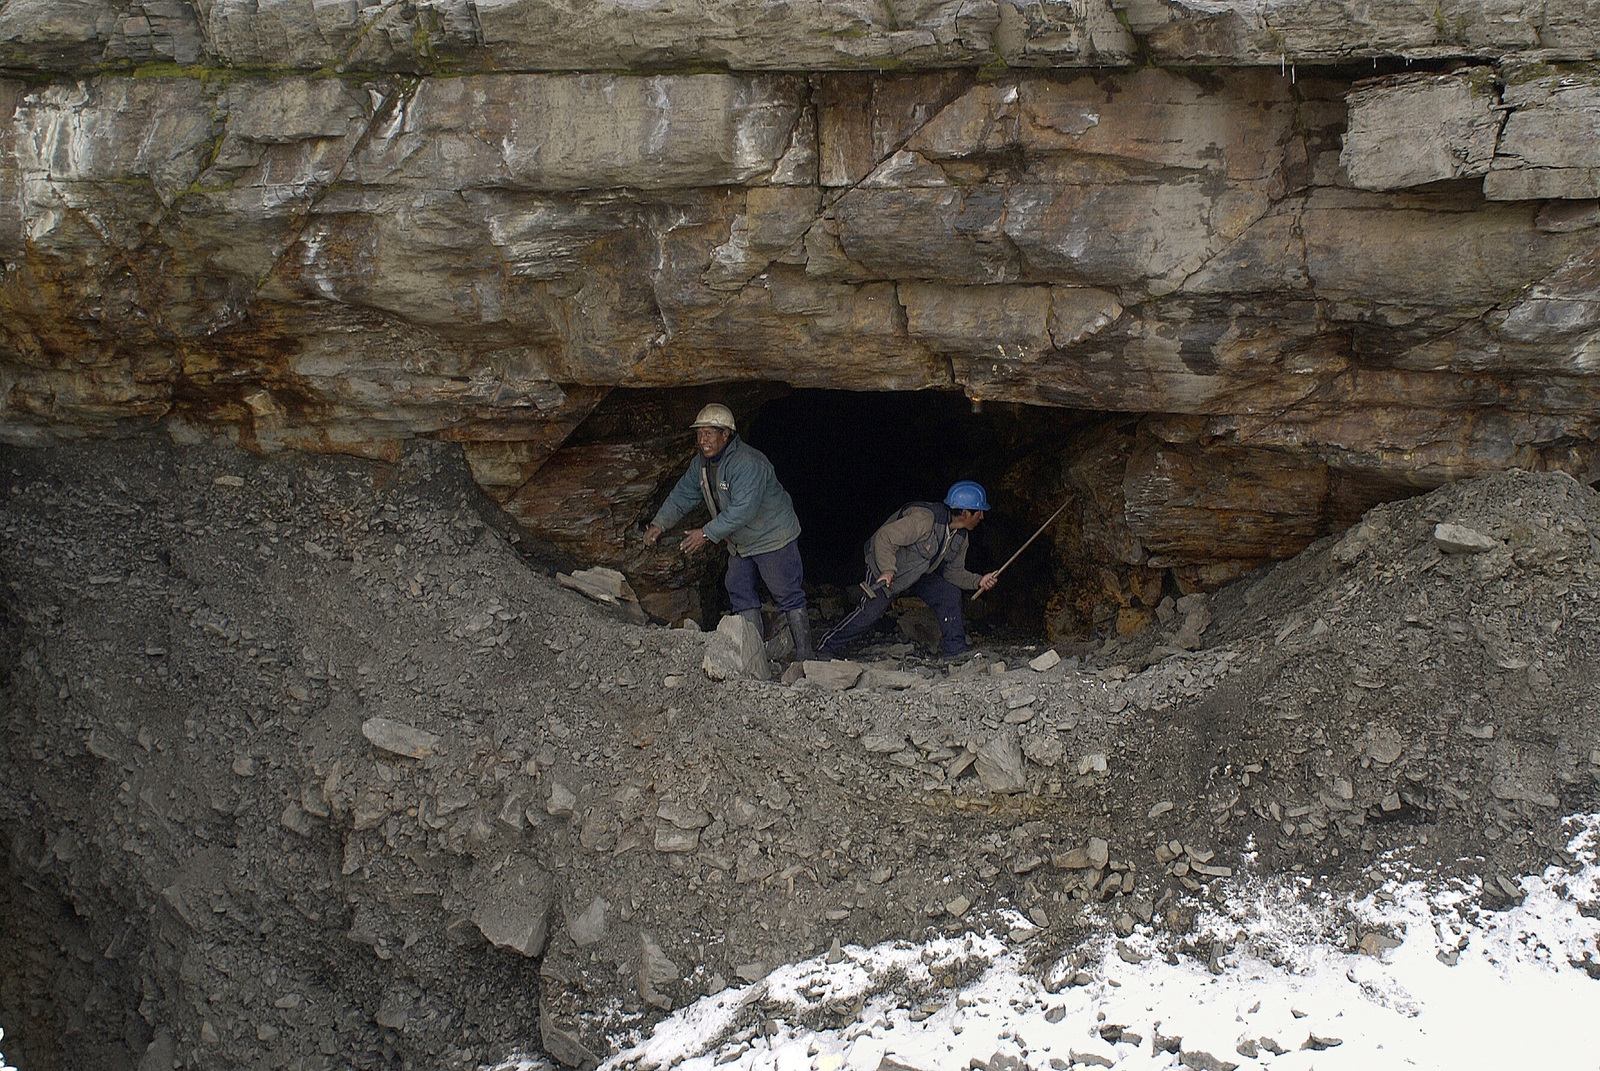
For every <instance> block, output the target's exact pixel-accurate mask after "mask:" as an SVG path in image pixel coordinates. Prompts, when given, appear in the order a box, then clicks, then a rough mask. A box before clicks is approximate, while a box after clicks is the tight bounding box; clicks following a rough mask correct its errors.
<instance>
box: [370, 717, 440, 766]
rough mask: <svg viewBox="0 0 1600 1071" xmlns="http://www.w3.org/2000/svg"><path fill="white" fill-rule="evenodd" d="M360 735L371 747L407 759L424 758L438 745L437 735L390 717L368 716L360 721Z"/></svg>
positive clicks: (436, 748)
mask: <svg viewBox="0 0 1600 1071" xmlns="http://www.w3.org/2000/svg"><path fill="white" fill-rule="evenodd" d="M361 735H362V736H364V737H366V738H367V740H368V741H369V742H370V743H371V744H372V746H373V747H375V748H378V749H380V750H382V751H387V752H389V753H390V754H391V755H403V756H404V757H406V758H408V759H425V758H427V757H428V756H429V755H432V754H433V753H434V752H435V751H436V750H438V747H439V739H440V738H439V737H438V736H435V735H434V734H433V733H429V732H424V731H423V730H421V729H414V728H412V727H411V726H409V725H407V724H405V723H404V722H399V721H394V720H393V719H391V718H368V719H367V720H366V721H364V722H362V723H361Z"/></svg>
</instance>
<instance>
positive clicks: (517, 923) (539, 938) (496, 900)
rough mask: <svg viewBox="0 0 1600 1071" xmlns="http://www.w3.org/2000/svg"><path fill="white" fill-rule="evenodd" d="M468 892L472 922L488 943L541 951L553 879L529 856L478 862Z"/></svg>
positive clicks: (533, 954) (546, 932)
mask: <svg viewBox="0 0 1600 1071" xmlns="http://www.w3.org/2000/svg"><path fill="white" fill-rule="evenodd" d="M468 895H470V896H471V897H472V898H473V906H472V912H471V916H470V917H471V919H472V923H473V925H474V926H476V927H478V931H479V932H480V933H482V934H483V936H484V937H485V938H486V939H487V940H488V941H489V943H490V944H492V945H494V946H495V947H496V948H509V949H511V950H512V951H514V952H517V953H519V954H521V955H524V956H529V957H536V956H538V955H540V954H541V953H543V952H544V943H545V938H546V937H547V936H549V931H550V911H551V908H552V907H554V905H555V882H554V880H552V879H551V877H550V875H549V874H547V873H545V872H544V870H542V869H541V868H540V867H539V866H537V865H536V864H535V863H534V862H533V861H532V860H530V859H526V858H523V857H521V856H514V857H511V858H507V859H504V860H503V861H501V862H500V864H499V865H495V864H493V863H479V864H478V865H477V866H475V867H473V869H472V876H471V878H470V880H469V888H468Z"/></svg>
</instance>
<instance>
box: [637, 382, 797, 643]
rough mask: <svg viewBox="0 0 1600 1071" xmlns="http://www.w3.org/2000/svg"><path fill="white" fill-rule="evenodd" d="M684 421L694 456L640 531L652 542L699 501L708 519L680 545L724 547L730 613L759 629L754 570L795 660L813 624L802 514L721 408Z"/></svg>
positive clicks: (769, 464) (687, 548) (763, 457)
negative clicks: (783, 625) (802, 555)
mask: <svg viewBox="0 0 1600 1071" xmlns="http://www.w3.org/2000/svg"><path fill="white" fill-rule="evenodd" d="M690 427H692V428H693V429H694V439H695V456H694V458H693V459H692V460H691V461H690V462H689V468H688V470H687V471H685V472H684V474H683V477H682V478H681V479H680V480H679V481H678V483H677V485H676V486H675V487H673V489H672V493H671V494H670V495H668V496H667V500H666V501H665V502H663V503H662V504H661V508H660V509H659V510H657V511H656V515H655V517H654V518H653V519H652V520H651V521H650V525H649V527H647V528H646V529H645V533H644V540H645V542H646V543H647V544H654V543H655V542H656V540H658V539H660V538H661V534H662V533H663V532H664V531H666V530H667V529H668V528H671V527H672V526H673V525H674V524H676V523H677V522H678V521H679V520H680V519H681V518H683V517H684V516H685V515H686V514H688V513H689V511H691V510H693V509H694V508H695V507H696V506H697V505H702V504H703V505H704V506H705V507H706V509H707V510H709V511H710V513H711V520H710V521H708V522H707V523H706V524H705V526H704V527H701V528H691V529H690V530H689V532H688V534H687V535H685V536H684V538H683V549H684V550H685V551H695V550H699V549H700V548H701V547H703V546H705V545H706V544H707V543H721V544H723V545H724V546H726V547H727V548H728V574H727V577H726V579H725V581H724V583H725V585H726V586H727V589H728V598H729V600H730V601H731V602H732V604H733V612H734V613H736V614H738V615H739V616H740V617H743V618H745V619H746V620H748V621H749V622H750V623H751V624H753V625H754V626H755V627H756V631H757V632H763V631H764V629H763V628H762V621H761V598H760V596H759V595H758V594H757V593H756V576H757V574H759V575H760V577H761V579H762V580H763V581H765V583H766V585H767V590H769V591H770V592H772V599H773V602H775V603H776V604H777V607H778V610H779V612H780V613H782V614H783V615H784V617H785V618H786V619H787V621H788V624H789V631H790V634H791V635H792V636H793V638H794V650H795V658H796V660H803V659H807V658H810V657H811V655H812V652H811V627H810V623H809V622H808V621H807V619H806V595H805V591H804V590H803V588H802V586H801V585H802V583H803V581H804V579H805V578H804V571H803V569H802V568H801V564H800V544H799V542H798V541H799V538H800V520H799V518H798V517H796V516H795V512H794V502H793V501H791V500H790V498H789V492H787V491H785V490H784V489H783V485H782V484H780V483H779V482H778V475H777V473H776V472H774V471H773V468H772V462H770V461H768V460H767V457H766V455H765V454H763V453H762V452H761V451H759V450H757V449H756V448H755V447H753V446H750V445H749V444H747V443H746V442H745V441H744V440H743V439H741V438H739V433H738V428H737V427H736V426H735V425H734V420H733V412H732V411H731V410H730V409H729V408H728V407H727V406H725V405H716V404H713V405H708V406H706V407H705V408H704V409H701V410H700V414H699V415H698V416H697V417H695V421H694V423H693V424H691V425H690Z"/></svg>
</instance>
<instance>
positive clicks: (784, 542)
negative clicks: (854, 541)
mask: <svg viewBox="0 0 1600 1071" xmlns="http://www.w3.org/2000/svg"><path fill="white" fill-rule="evenodd" d="M716 470H717V483H716V486H715V487H712V486H711V485H710V482H709V481H708V480H706V479H705V476H706V459H705V458H704V457H702V456H700V455H699V454H698V453H697V454H695V455H694V459H693V460H692V461H690V462H689V468H688V470H687V471H686V472H684V474H683V477H682V478H681V479H680V480H679V481H678V483H677V485H676V486H675V487H673V489H672V493H671V494H670V495H668V496H667V500H666V501H665V502H663V503H662V504H661V508H660V509H659V510H657V511H656V516H655V519H654V520H652V521H651V522H650V523H651V524H653V525H655V526H656V527H657V528H660V529H661V530H662V531H666V530H667V529H668V528H671V527H672V526H673V525H674V524H677V523H678V521H679V520H680V519H682V518H683V517H684V516H685V515H686V514H687V513H688V512H689V511H690V510H692V509H694V508H695V507H696V506H698V505H702V504H703V505H705V507H706V508H707V509H708V510H710V511H711V520H710V522H708V523H707V524H706V526H705V528H704V529H702V531H704V532H705V534H706V538H707V539H709V540H711V541H713V542H716V543H726V544H727V545H728V550H729V551H730V552H731V553H734V554H737V555H738V556H739V557H741V558H750V557H754V556H755V555H757V554H767V553H770V552H771V551H774V550H781V549H782V548H784V547H786V546H788V545H789V544H790V543H793V542H794V541H795V540H796V539H798V538H800V519H799V518H798V517H796V516H795V514H794V502H793V500H791V499H790V498H789V492H787V491H785V490H784V489H783V485H782V484H780V483H779V482H778V474H777V473H776V472H774V471H773V469H772V462H770V461H768V460H767V455H765V454H763V453H762V452H761V451H760V450H757V449H756V448H755V447H753V446H749V445H747V444H746V443H745V441H744V440H743V439H741V438H739V437H738V436H737V435H735V436H734V437H733V438H731V439H729V440H728V445H727V446H726V447H724V448H723V450H722V456H721V457H719V458H718V459H717V461H716Z"/></svg>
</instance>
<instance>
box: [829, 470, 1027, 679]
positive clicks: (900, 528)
mask: <svg viewBox="0 0 1600 1071" xmlns="http://www.w3.org/2000/svg"><path fill="white" fill-rule="evenodd" d="M988 508H989V497H988V495H987V494H986V493H985V492H984V489H983V486H982V485H981V484H978V483H974V482H973V481H971V480H961V481H959V482H957V483H955V484H952V485H951V487H950V491H949V493H948V494H946V495H945V496H944V501H943V502H912V503H910V504H909V505H907V506H905V507H903V508H902V509H901V510H900V511H899V512H897V513H896V514H895V515H894V516H893V517H890V518H889V519H888V520H887V521H885V522H884V523H883V525H882V526H881V527H880V528H879V529H878V530H877V531H876V532H875V533H873V536H872V538H871V539H869V540H867V544H866V547H865V553H866V559H867V579H866V580H865V581H864V582H863V583H862V585H861V588H862V591H863V593H864V594H865V597H864V598H863V599H862V600H861V603H860V605H858V606H857V607H856V608H855V609H854V610H853V611H851V612H850V613H849V614H846V615H845V617H844V619H843V620H841V621H840V622H839V623H838V624H837V625H835V626H833V628H831V629H829V630H828V631H827V632H826V633H824V634H823V636H822V642H821V644H819V645H818V648H817V657H819V658H823V659H831V658H836V657H838V655H839V652H840V651H842V650H843V649H844V648H845V647H846V646H848V645H849V644H851V643H853V642H854V641H856V640H858V639H860V638H861V636H863V635H864V634H865V633H866V631H867V630H868V629H870V628H871V627H872V626H873V625H875V624H877V622H878V619H879V618H881V617H882V616H883V615H884V613H885V612H886V611H887V610H888V609H889V604H890V603H891V602H893V601H894V597H895V596H896V595H899V594H902V593H907V594H911V595H915V596H916V597H917V598H919V599H921V600H922V601H923V602H925V603H927V604H928V605H929V607H931V608H932V609H933V612H934V613H935V614H937V615H938V616H939V640H940V646H941V648H942V650H943V653H944V655H945V657H946V658H954V657H956V656H958V655H962V654H965V653H966V652H967V651H969V650H971V648H970V647H969V646H968V645H967V629H966V624H965V622H964V621H963V619H962V616H961V593H962V592H963V591H988V590H989V589H990V588H992V587H994V585H995V581H996V580H998V579H999V576H1000V574H999V573H998V572H993V573H985V574H983V575H982V576H979V575H978V574H977V573H971V572H968V571H967V533H968V532H970V531H972V530H973V529H974V528H976V527H978V522H979V521H982V520H983V516H984V513H985V512H986V511H987V510H988Z"/></svg>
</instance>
